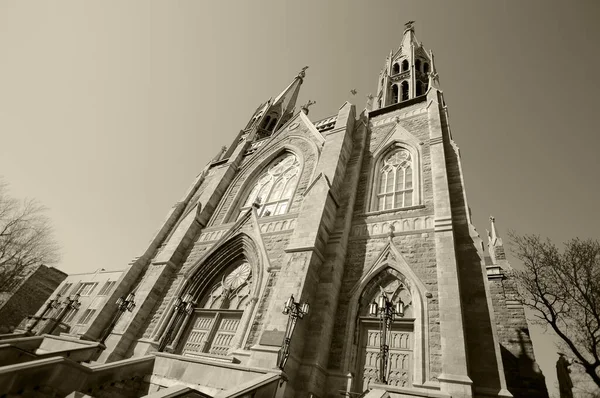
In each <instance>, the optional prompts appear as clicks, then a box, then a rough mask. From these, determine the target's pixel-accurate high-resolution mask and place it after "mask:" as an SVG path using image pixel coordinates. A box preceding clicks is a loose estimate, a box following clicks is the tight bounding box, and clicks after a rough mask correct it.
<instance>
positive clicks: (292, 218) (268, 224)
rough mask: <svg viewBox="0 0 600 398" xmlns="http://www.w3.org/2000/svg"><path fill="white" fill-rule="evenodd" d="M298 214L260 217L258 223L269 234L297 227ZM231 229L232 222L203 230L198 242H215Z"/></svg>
mask: <svg viewBox="0 0 600 398" xmlns="http://www.w3.org/2000/svg"><path fill="white" fill-rule="evenodd" d="M297 216H298V214H297V213H294V214H290V215H289V216H288V217H286V218H279V217H278V218H276V219H273V220H269V219H270V218H271V217H269V219H267V220H265V219H260V218H259V219H258V224H259V226H260V232H261V234H267V233H271V232H282V231H291V230H293V229H294V228H296V218H297ZM230 229H231V223H228V224H223V225H221V226H219V227H218V229H215V228H210V229H208V228H207V229H205V230H204V231H202V234H201V235H200V237H199V238H198V242H206V243H208V242H214V241H217V240H219V239H221V238H222V237H223V235H225V233H227V231H229V230H230Z"/></svg>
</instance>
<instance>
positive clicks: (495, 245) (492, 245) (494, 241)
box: [487, 216, 506, 264]
mask: <svg viewBox="0 0 600 398" xmlns="http://www.w3.org/2000/svg"><path fill="white" fill-rule="evenodd" d="M490 223H491V227H490V230H489V231H487V233H488V251H489V253H490V257H491V258H492V262H493V263H494V264H497V263H498V261H502V260H506V253H505V251H504V244H503V243H502V238H500V237H499V236H498V232H497V231H496V218H494V216H490Z"/></svg>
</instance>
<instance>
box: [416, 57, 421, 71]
mask: <svg viewBox="0 0 600 398" xmlns="http://www.w3.org/2000/svg"><path fill="white" fill-rule="evenodd" d="M415 69H416V70H418V71H419V72H421V60H420V59H417V60H416V61H415Z"/></svg>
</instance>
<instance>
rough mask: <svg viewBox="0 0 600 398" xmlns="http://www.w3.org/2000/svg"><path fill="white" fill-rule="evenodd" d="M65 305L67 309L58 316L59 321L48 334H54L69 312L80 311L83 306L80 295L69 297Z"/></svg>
mask: <svg viewBox="0 0 600 398" xmlns="http://www.w3.org/2000/svg"><path fill="white" fill-rule="evenodd" d="M65 303H66V305H65V308H63V310H62V312H61V313H60V315H59V316H58V319H57V320H56V322H55V323H54V325H52V328H51V329H50V331H49V332H48V334H52V332H54V329H56V327H57V326H58V325H59V324H60V323H61V322H62V320H63V318H64V317H65V315H67V312H68V311H69V310H71V309H74V310H78V309H79V307H80V306H81V303H80V302H79V293H75V294H72V295H71V296H69V297H68V298H67V301H66V302H65Z"/></svg>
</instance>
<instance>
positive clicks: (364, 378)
mask: <svg viewBox="0 0 600 398" xmlns="http://www.w3.org/2000/svg"><path fill="white" fill-rule="evenodd" d="M382 292H384V293H385V295H386V296H387V297H388V299H389V300H390V301H391V302H392V303H396V302H398V301H399V300H402V302H404V304H405V310H404V317H402V318H396V319H395V320H394V321H393V322H392V325H391V329H390V330H389V331H387V332H386V331H383V330H381V326H380V322H379V318H375V317H370V316H368V305H369V303H371V302H373V301H374V300H375V299H376V298H377V297H378V296H380V295H381V294H382ZM358 315H359V317H358V322H357V323H358V325H357V326H358V328H359V333H358V345H357V349H358V353H357V354H358V355H357V361H356V367H357V368H356V375H357V378H356V391H357V392H363V391H365V390H367V389H368V388H369V384H370V383H374V382H377V380H378V378H379V358H380V355H381V354H380V349H381V346H380V344H381V334H382V333H384V332H386V333H388V334H387V342H388V346H389V355H388V361H387V374H386V379H387V380H388V385H391V386H398V387H412V385H413V376H414V375H413V369H414V361H415V357H414V349H415V318H414V309H413V300H412V295H411V292H410V288H409V287H408V286H407V285H406V282H405V281H404V276H403V275H402V274H400V273H399V272H397V271H396V270H393V269H391V268H387V269H386V270H385V271H383V272H380V273H379V274H378V275H377V276H376V277H375V278H373V280H371V282H370V283H369V284H368V286H367V287H366V288H365V290H364V292H363V294H362V295H361V299H360V306H359V314H358Z"/></svg>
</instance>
